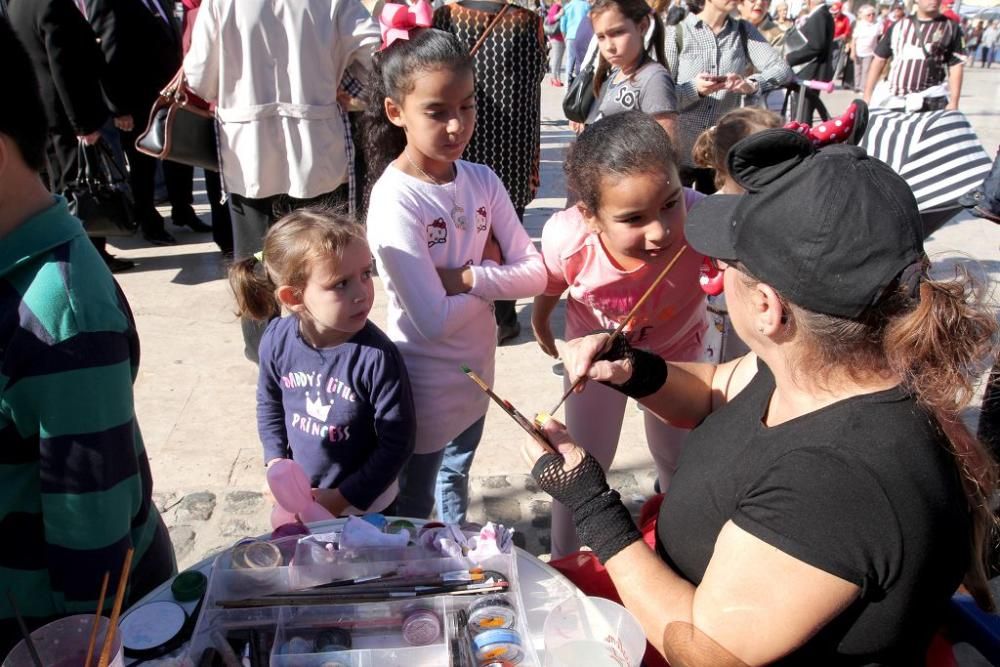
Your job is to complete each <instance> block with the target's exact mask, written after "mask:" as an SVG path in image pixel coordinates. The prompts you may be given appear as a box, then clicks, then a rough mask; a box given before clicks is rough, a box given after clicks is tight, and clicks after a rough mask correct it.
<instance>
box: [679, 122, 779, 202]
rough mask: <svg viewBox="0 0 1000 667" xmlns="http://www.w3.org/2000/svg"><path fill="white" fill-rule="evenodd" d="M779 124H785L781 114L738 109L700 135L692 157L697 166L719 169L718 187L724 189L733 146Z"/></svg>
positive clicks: (716, 184) (716, 179) (692, 151)
mask: <svg viewBox="0 0 1000 667" xmlns="http://www.w3.org/2000/svg"><path fill="white" fill-rule="evenodd" d="M776 127H781V117H780V116H779V115H778V114H776V113H773V112H771V111H767V110H766V109H758V108H755V107H743V108H742V109H734V110H733V111H730V112H729V113H727V114H726V115H724V116H723V117H722V118H720V119H719V122H718V123H717V124H716V125H713V126H712V127H710V128H708V129H707V130H705V131H704V132H702V133H701V134H699V135H698V138H697V139H696V140H695V142H694V147H693V148H692V149H691V157H692V159H693V160H694V163H695V165H696V166H698V167H703V168H709V169H714V170H715V186H716V187H718V188H721V187H722V186H723V185H724V184H725V182H726V178H727V177H728V176H729V170H728V169H727V168H726V155H727V154H728V153H729V149H730V148H732V147H733V146H734V145H736V143H737V142H738V141H740V140H741V139H746V138H747V137H749V136H750V135H751V134H756V133H758V132H763V131H764V130H770V129H773V128H776Z"/></svg>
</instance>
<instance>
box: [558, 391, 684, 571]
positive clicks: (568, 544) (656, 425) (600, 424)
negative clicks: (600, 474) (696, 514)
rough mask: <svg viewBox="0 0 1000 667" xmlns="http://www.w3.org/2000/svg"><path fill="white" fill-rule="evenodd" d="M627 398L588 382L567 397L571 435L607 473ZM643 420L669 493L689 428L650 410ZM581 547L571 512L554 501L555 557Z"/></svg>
mask: <svg viewBox="0 0 1000 667" xmlns="http://www.w3.org/2000/svg"><path fill="white" fill-rule="evenodd" d="M563 385H564V387H566V388H568V381H567V380H564V381H563ZM627 401H628V398H627V397H626V396H625V395H624V394H621V393H619V392H617V391H615V390H614V389H610V388H608V387H605V386H604V385H602V384H598V383H596V382H589V383H587V388H586V389H585V390H584V391H583V393H582V394H573V395H571V396H570V397H569V398H568V399H567V400H566V426H567V428H568V429H569V434H570V436H571V437H572V438H573V441H574V442H576V444H578V445H579V446H581V447H583V448H584V449H586V450H587V451H588V452H590V453H591V455H592V456H593V457H594V458H595V459H597V460H598V462H599V463H600V464H601V466H602V467H603V468H604V471H605V472H607V470H608V468H610V467H611V462H612V461H613V460H614V458H615V452H616V451H617V450H618V438H619V436H620V435H621V430H622V421H623V420H624V418H625V406H626V402H627ZM643 419H644V421H645V426H646V442H647V444H648V445H649V452H650V453H651V454H652V455H653V461H654V463H655V464H656V473H657V475H659V478H660V491H663V492H665V491H666V490H667V487H668V486H669V485H670V478H671V477H672V476H673V474H674V470H676V469H677V458H678V457H679V456H680V453H681V445H683V444H684V438H685V436H686V435H687V430H686V429H680V428H676V427H673V426H670V425H669V424H667V423H666V422H664V421H661V420H660V419H659V418H658V417H656V416H655V415H653V414H652V413H650V412H649V411H648V410H647V411H645V412H643ZM650 492H651V493H652V489H650ZM579 549H580V540H579V538H577V535H576V528H575V527H574V526H573V519H572V517H571V516H570V513H569V511H568V510H567V509H566V507H565V506H564V505H562V504H561V503H558V502H553V503H552V558H553V559H555V558H561V557H563V556H566V555H568V554H571V553H573V552H574V551H578V550H579Z"/></svg>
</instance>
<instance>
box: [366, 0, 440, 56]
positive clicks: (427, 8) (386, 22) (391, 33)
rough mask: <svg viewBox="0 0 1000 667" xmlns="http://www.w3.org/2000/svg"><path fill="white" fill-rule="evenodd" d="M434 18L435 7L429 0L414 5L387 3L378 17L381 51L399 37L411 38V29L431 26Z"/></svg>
mask: <svg viewBox="0 0 1000 667" xmlns="http://www.w3.org/2000/svg"><path fill="white" fill-rule="evenodd" d="M433 18H434V9H433V8H431V5H430V3H429V2H427V0H420V2H418V3H417V4H415V5H413V6H412V7H408V6H406V5H397V4H394V3H386V4H385V6H383V7H382V13H381V14H380V15H379V17H378V25H379V29H380V30H381V31H382V46H381V47H380V48H379V51H381V50H383V49H387V48H389V47H390V46H392V43H393V42H395V41H396V40H397V39H409V38H410V31H411V30H413V29H415V28H430V27H431V24H432V22H433Z"/></svg>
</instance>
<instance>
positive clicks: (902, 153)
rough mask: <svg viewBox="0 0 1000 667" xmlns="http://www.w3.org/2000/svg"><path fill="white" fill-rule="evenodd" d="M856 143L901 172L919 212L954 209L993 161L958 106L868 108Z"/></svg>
mask: <svg viewBox="0 0 1000 667" xmlns="http://www.w3.org/2000/svg"><path fill="white" fill-rule="evenodd" d="M860 145H861V146H862V147H863V148H864V149H865V150H866V151H868V154H869V155H872V156H874V157H877V158H878V159H880V160H882V161H883V162H886V163H888V164H889V166H891V167H892V168H893V169H894V170H895V171H896V173H897V174H899V175H900V176H902V177H903V179H904V180H905V181H906V182H907V183H908V184H909V186H910V189H912V190H913V194H914V196H916V198H917V206H918V207H919V208H920V211H921V212H922V213H926V212H928V211H939V210H944V209H949V208H956V207H957V206H958V198H959V197H961V196H962V195H964V194H965V193H966V192H968V191H969V190H971V189H972V188H974V187H976V186H977V185H979V184H980V183H982V182H983V179H984V178H986V175H987V174H988V173H989V171H990V166H991V165H992V163H993V161H992V160H991V159H990V156H989V154H987V152H986V150H985V149H984V148H983V145H982V144H981V143H980V142H979V137H977V136H976V133H975V131H974V130H973V129H972V126H971V125H970V124H969V121H968V119H967V118H966V117H965V115H964V114H963V113H962V112H961V111H923V112H919V113H911V112H906V111H894V110H889V109H872V110H871V118H870V120H869V123H868V131H867V132H866V133H865V137H864V139H863V140H862V141H861V144H860Z"/></svg>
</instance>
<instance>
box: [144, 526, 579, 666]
mask: <svg viewBox="0 0 1000 667" xmlns="http://www.w3.org/2000/svg"><path fill="white" fill-rule="evenodd" d="M388 518H389V520H390V521H391V520H394V519H396V518H397V517H388ZM399 518H404V517H399ZM407 520H408V521H412V522H413V523H414V524H416V525H417V526H420V525H423V524H424V523H426V522H425V521H419V520H415V519H407ZM346 521H347V520H346V519H331V520H329V521H319V522H317V523H312V524H309V529H310V530H311V531H312V532H313V533H325V532H331V531H333V530H335V529H336V528H339V527H340V526H342V525H343V524H344V523H345V522H346ZM268 537H269V536H262V537H261V539H267V538H268ZM515 551H516V553H517V583H518V587H519V589H520V592H521V601H522V602H523V604H524V612H525V616H526V617H527V621H528V628H527V629H528V635H529V636H530V638H531V643H532V645H533V646H534V647H535V652H536V653H537V654H538V659H539V660H540V661H541V662H542V663H543V664H544V659H545V658H544V656H545V643H544V641H543V636H542V628H543V626H544V625H545V618H546V616H548V614H549V612H550V611H551V610H552V609H553V607H555V606H556V605H558V604H559V603H560V602H562V601H563V600H566V599H567V598H569V597H572V596H573V595H577V594H580V593H579V590H578V589H577V588H576V586H575V585H573V583H572V582H571V581H570V580H569V579H567V578H566V577H564V576H563V575H562V574H561V573H560V572H559V571H558V570H556V569H555V568H553V567H551V566H549V565H548V564H547V563H543V562H542V561H540V560H538V559H537V558H535V557H534V556H532V555H531V554H529V553H528V552H527V551H525V550H523V549H520V548H517V547H515ZM217 556H218V554H212V555H211V556H209V557H207V558H205V559H204V560H202V561H200V562H198V563H197V564H195V565H193V566H191V568H190V569H192V570H199V571H200V572H203V573H204V574H205V576H208V575H209V574H210V572H211V570H212V563H213V562H214V561H215V559H216V557H217ZM172 581H173V579H171V580H168V581H165V582H164V583H162V584H161V585H160V586H158V587H157V588H155V589H154V590H153V591H151V592H150V593H149V594H148V595H146V596H145V597H144V598H142V599H141V600H139V601H138V602H136V603H135V604H134V605H132V607H131V608H132V609H134V608H136V607H140V606H142V605H144V604H148V603H150V602H153V601H156V600H173V599H174V598H173V596H172V595H171V593H170V583H171V582H172ZM195 605H196V602H188V603H185V604H182V605H181V606H182V607H184V608H185V609H186V610H187V612H188V613H189V614H190V613H191V612H192V611H194V607H195ZM186 648H187V647H186V645H185V647H184V648H181V649H178V650H177V651H175V652H174V653H173V654H171V656H164V658H162V660H170V659H172V657H173V656H178V655H180V654H181V653H183V651H184V650H185V649H186ZM156 663H157V661H156V660H151V661H148V662H143V663H142V664H143V665H156ZM126 664H131V662H130V661H129V660H128V659H126Z"/></svg>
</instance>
